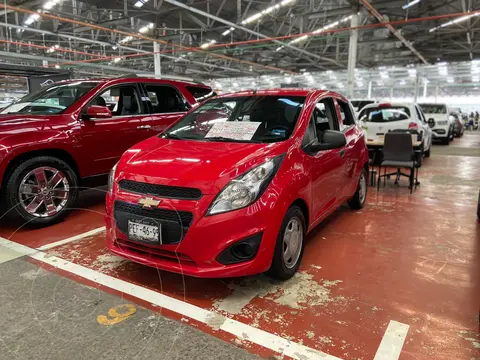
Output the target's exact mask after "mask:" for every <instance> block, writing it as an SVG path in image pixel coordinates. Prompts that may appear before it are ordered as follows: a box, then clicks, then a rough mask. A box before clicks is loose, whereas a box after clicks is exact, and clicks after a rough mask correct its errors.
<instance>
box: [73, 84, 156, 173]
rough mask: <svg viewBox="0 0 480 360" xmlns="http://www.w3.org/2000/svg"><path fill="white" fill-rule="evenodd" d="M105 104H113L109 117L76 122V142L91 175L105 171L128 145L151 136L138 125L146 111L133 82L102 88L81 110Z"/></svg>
mask: <svg viewBox="0 0 480 360" xmlns="http://www.w3.org/2000/svg"><path fill="white" fill-rule="evenodd" d="M107 103H110V104H114V105H113V106H112V109H113V110H112V117H111V118H107V119H95V118H90V119H86V118H82V119H81V122H80V131H79V136H80V139H79V144H81V147H82V157H83V160H84V161H86V162H88V163H89V168H90V169H91V171H90V173H91V174H105V173H108V172H109V171H110V169H111V168H112V167H113V165H115V163H116V162H117V161H118V160H119V159H120V156H121V155H122V154H123V153H124V152H125V151H126V150H127V149H128V148H129V147H131V146H133V145H135V144H136V143H138V142H140V141H142V140H144V139H146V138H148V137H150V136H151V135H152V133H151V132H149V131H148V130H146V129H144V128H142V124H143V123H142V121H143V120H144V118H145V117H148V116H149V114H148V113H146V109H145V107H144V104H143V103H142V101H141V92H140V89H139V87H138V85H137V84H135V83H125V84H120V85H113V86H111V87H108V88H106V89H104V90H102V91H101V92H100V93H99V94H98V95H96V96H95V97H94V98H93V99H92V101H90V102H89V103H88V104H87V105H86V106H85V107H84V109H83V111H82V113H83V114H84V113H86V109H87V107H88V106H89V105H100V106H105V105H106V104H107ZM81 116H82V115H81Z"/></svg>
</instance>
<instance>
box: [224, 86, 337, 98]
mask: <svg viewBox="0 0 480 360" xmlns="http://www.w3.org/2000/svg"><path fill="white" fill-rule="evenodd" d="M328 92H329V93H332V94H333V95H335V96H338V97H342V98H343V96H341V95H339V94H337V93H336V92H333V91H329V90H319V89H298V88H291V89H289V88H281V89H262V90H244V91H238V92H233V93H228V94H222V95H220V96H218V97H219V98H225V97H236V96H273V95H277V96H279V95H284V96H304V97H306V96H308V95H310V94H313V93H317V94H323V93H328Z"/></svg>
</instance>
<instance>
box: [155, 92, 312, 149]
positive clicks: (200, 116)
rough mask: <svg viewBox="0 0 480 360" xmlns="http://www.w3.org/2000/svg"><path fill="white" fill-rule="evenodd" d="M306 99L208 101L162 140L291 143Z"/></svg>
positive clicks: (295, 97)
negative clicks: (288, 140) (287, 141)
mask: <svg viewBox="0 0 480 360" xmlns="http://www.w3.org/2000/svg"><path fill="white" fill-rule="evenodd" d="M304 102H305V97H304V96H280V95H279V96H275V95H265V96H238V97H228V98H219V99H211V100H208V101H207V102H206V103H204V104H203V105H201V106H199V107H198V108H196V109H195V110H194V111H192V112H191V113H189V114H188V115H186V116H185V117H184V118H183V119H181V120H180V121H179V122H177V123H176V124H175V125H173V126H172V127H171V128H170V129H169V130H168V131H167V132H166V133H164V134H163V135H161V136H164V137H172V138H176V139H189V140H199V141H227V142H228V141H242V142H262V143H271V142H278V141H284V140H286V139H288V138H289V137H290V136H291V135H292V133H293V131H294V129H295V126H296V124H297V120H298V117H299V115H300V112H301V111H302V109H303V104H304Z"/></svg>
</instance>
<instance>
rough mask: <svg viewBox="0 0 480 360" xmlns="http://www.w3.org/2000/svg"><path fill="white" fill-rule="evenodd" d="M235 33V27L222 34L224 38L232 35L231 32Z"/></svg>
mask: <svg viewBox="0 0 480 360" xmlns="http://www.w3.org/2000/svg"><path fill="white" fill-rule="evenodd" d="M234 31H235V28H234V27H231V28H230V29H228V30H225V31H224V32H223V33H222V36H227V35H228V34H230V33H231V32H234Z"/></svg>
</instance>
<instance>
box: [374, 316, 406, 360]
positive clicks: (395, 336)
mask: <svg viewBox="0 0 480 360" xmlns="http://www.w3.org/2000/svg"><path fill="white" fill-rule="evenodd" d="M409 328H410V326H409V325H407V324H402V323H400V322H398V321H393V320H390V323H389V324H388V327H387V330H386V331H385V334H384V335H383V338H382V342H381V343H380V346H379V347H378V350H377V353H376V354H375V357H374V358H373V360H398V358H399V357H400V353H401V352H402V347H403V343H404V342H405V338H406V337H407V333H408V329H409Z"/></svg>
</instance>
